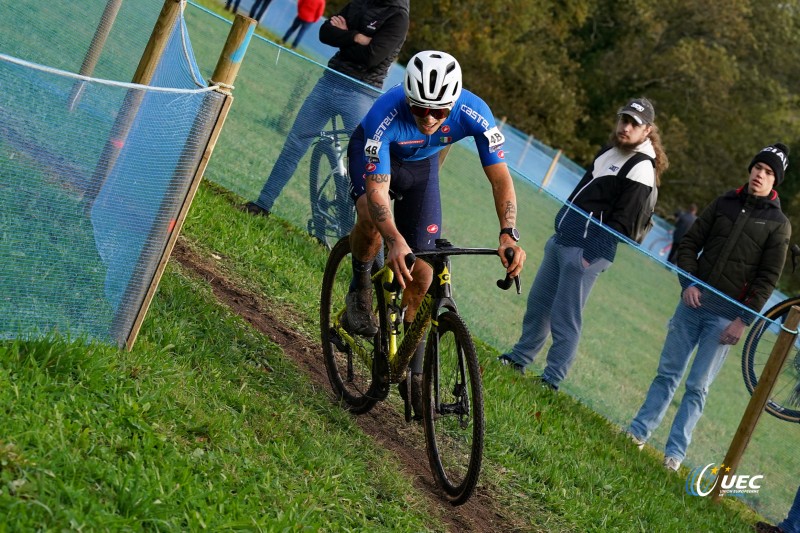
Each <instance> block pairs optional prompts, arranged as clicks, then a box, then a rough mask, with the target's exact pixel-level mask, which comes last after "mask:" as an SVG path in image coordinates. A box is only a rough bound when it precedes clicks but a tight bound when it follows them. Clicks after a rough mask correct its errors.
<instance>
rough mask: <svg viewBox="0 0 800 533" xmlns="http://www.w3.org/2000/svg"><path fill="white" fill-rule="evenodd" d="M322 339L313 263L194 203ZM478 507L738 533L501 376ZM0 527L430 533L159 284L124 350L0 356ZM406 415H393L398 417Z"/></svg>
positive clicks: (218, 204) (541, 394)
mask: <svg viewBox="0 0 800 533" xmlns="http://www.w3.org/2000/svg"><path fill="white" fill-rule="evenodd" d="M185 235H186V237H187V238H188V239H189V241H190V243H191V244H192V246H193V247H195V248H196V249H198V250H200V251H201V252H202V253H204V254H209V255H212V254H213V257H215V258H218V261H219V264H220V266H221V268H222V269H224V270H225V271H227V272H230V273H231V275H232V276H233V277H235V278H236V279H241V280H243V283H244V284H246V285H247V286H248V288H249V289H250V290H251V291H253V292H255V293H256V294H260V295H263V296H264V297H266V298H267V299H268V300H269V301H270V302H273V303H274V305H276V306H282V307H286V306H288V307H289V308H291V309H293V310H294V313H295V316H296V323H294V324H293V327H295V328H296V329H298V330H299V331H301V332H305V334H307V335H308V336H309V337H311V338H314V337H315V336H316V333H315V329H316V315H317V307H316V301H317V293H318V290H319V284H320V282H321V271H322V268H321V267H322V265H323V263H324V261H325V255H326V254H325V250H324V249H322V248H321V247H319V246H318V245H317V244H315V243H314V242H313V241H312V240H311V239H310V238H308V237H306V236H305V235H303V234H302V232H299V231H297V230H294V229H292V228H290V227H287V226H286V225H285V224H284V223H282V222H281V221H280V220H277V219H270V220H264V219H262V218H253V217H251V216H249V215H246V214H244V213H241V212H239V211H238V210H236V209H235V208H234V206H232V205H231V203H230V201H229V199H228V197H227V195H219V194H217V193H214V192H213V191H212V190H210V189H209V188H208V187H202V188H201V190H200V193H199V195H198V197H197V199H196V203H195V205H194V207H193V209H192V212H191V215H190V217H189V220H188V221H187V225H186V228H185ZM479 350H480V354H479V357H480V358H481V361H482V362H483V365H484V368H485V372H484V382H485V387H486V390H487V414H486V416H487V421H488V427H487V449H486V462H485V465H484V469H483V474H482V478H481V482H480V487H481V490H483V491H486V492H488V493H490V494H491V495H492V497H493V498H494V499H496V500H497V501H498V503H499V504H500V505H501V506H502V508H504V509H506V510H507V512H508V513H511V514H512V515H513V516H514V517H516V518H517V519H518V520H521V521H522V522H523V523H525V524H528V530H530V531H747V530H748V524H749V523H751V522H752V521H753V520H754V519H755V517H754V515H752V514H751V513H750V512H749V511H748V510H747V509H746V508H745V507H744V506H742V505H741V504H739V503H738V502H736V501H735V500H725V501H724V502H723V505H719V506H717V505H713V504H712V503H711V502H710V501H709V500H708V499H702V498H693V497H688V496H686V494H685V493H684V487H683V485H684V478H683V477H682V476H679V475H673V474H669V473H667V472H665V471H664V470H663V469H662V468H661V467H660V465H659V457H658V456H656V455H654V454H652V453H648V452H644V453H640V452H639V451H638V450H636V448H635V447H633V446H632V445H630V443H628V442H627V440H626V439H625V438H624V437H623V436H621V435H619V434H618V433H617V430H616V428H615V427H614V426H613V425H611V424H609V423H608V422H607V421H606V420H605V419H604V418H602V417H600V416H598V415H597V414H595V413H594V412H592V411H591V410H590V409H588V408H586V407H585V406H583V405H581V404H580V403H579V402H577V401H576V400H574V399H573V398H571V397H569V396H568V395H565V394H552V393H550V392H549V391H547V390H545V389H541V388H539V387H537V386H536V385H535V384H534V382H533V381H532V380H528V379H524V378H520V377H519V376H517V375H516V374H513V373H512V372H509V371H508V370H507V369H505V368H502V367H498V366H497V365H495V364H494V363H493V359H494V358H495V357H496V355H497V351H495V350H494V349H492V348H490V347H489V346H487V345H486V344H484V343H479ZM0 396H2V405H4V406H5V410H6V413H5V416H3V417H2V418H1V419H0V435H2V436H3V437H2V438H1V439H0V459H2V461H1V462H0V464H2V465H3V467H2V469H0V482H2V487H3V489H2V492H0V514H2V515H4V516H6V524H7V527H9V529H11V530H27V529H33V528H42V529H62V528H71V529H80V528H81V527H88V528H89V529H94V530H96V529H113V530H128V529H130V530H134V529H139V528H141V527H146V528H148V529H149V528H153V529H158V530H185V529H193V530H197V529H202V528H207V529H209V530H226V529H227V530H248V529H251V530H252V529H255V530H264V531H278V530H292V531H294V530H298V531H299V530H309V531H317V530H331V531H344V530H354V531H363V530H396V531H440V530H442V529H443V526H442V525H441V523H439V522H438V521H437V520H436V519H435V518H432V517H431V516H430V515H429V514H428V513H427V512H426V507H425V505H424V503H423V499H422V496H421V495H420V494H419V493H417V492H416V490H415V489H414V488H413V487H412V486H411V484H410V480H409V479H407V478H405V477H404V476H403V475H401V474H400V469H399V467H398V465H397V463H396V462H395V460H394V459H393V458H392V457H391V456H389V455H387V454H386V453H385V452H383V451H381V448H380V446H376V445H375V444H374V443H373V442H371V440H370V439H368V438H366V437H365V436H364V435H363V434H362V433H361V432H360V430H359V429H358V428H357V427H356V426H355V421H354V418H353V417H351V416H349V415H346V414H345V413H343V412H342V411H341V410H340V409H339V408H338V407H337V406H335V405H333V404H331V403H330V402H329V400H328V398H329V397H328V394H327V391H324V390H318V389H314V388H312V387H310V385H309V383H308V380H307V378H305V377H304V375H303V373H302V372H300V371H299V370H298V369H297V368H296V367H295V366H294V365H293V363H292V362H291V361H289V360H287V359H286V358H285V357H283V356H282V354H281V351H280V349H279V348H277V347H276V346H275V345H274V344H272V343H271V342H270V341H269V340H268V339H266V338H265V337H263V336H261V335H260V334H258V333H257V332H255V331H254V330H252V329H251V328H250V327H249V326H247V325H246V324H245V323H244V322H243V321H242V320H241V319H240V318H238V317H236V316H231V315H230V313H229V312H228V311H227V310H226V309H224V308H221V307H220V306H219V304H217V303H216V302H215V300H214V298H213V296H212V295H211V294H210V292H209V289H208V287H207V286H205V285H204V284H203V283H199V282H196V281H193V279H192V278H190V277H187V276H186V275H184V274H183V273H182V271H181V270H180V269H177V268H175V267H174V266H173V267H170V268H169V269H168V273H167V276H166V277H165V278H164V280H163V282H162V285H161V287H160V289H159V292H158V295H157V297H156V299H155V301H154V305H153V307H152V308H151V312H150V314H149V316H148V318H147V320H146V321H145V324H144V326H143V328H142V332H141V335H140V338H139V341H138V342H137V345H136V346H135V347H134V350H133V351H132V352H130V353H126V352H119V351H117V350H114V349H111V348H108V347H104V346H99V345H90V346H85V345H83V344H81V343H73V344H67V343H64V342H62V341H58V340H43V341H38V342H28V343H22V342H8V343H5V344H2V345H0ZM399 416H401V414H400V413H398V417H399Z"/></svg>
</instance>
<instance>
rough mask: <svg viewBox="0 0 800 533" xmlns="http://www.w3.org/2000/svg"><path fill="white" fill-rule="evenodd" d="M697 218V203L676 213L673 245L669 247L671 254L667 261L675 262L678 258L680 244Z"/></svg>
mask: <svg viewBox="0 0 800 533" xmlns="http://www.w3.org/2000/svg"><path fill="white" fill-rule="evenodd" d="M696 219H697V204H691V205H689V209H688V210H686V211H678V212H677V213H676V214H675V229H674V230H673V231H672V247H671V248H670V249H669V256H668V257H667V261H669V262H670V263H672V264H673V265H674V264H675V261H677V260H678V246H679V245H680V244H681V239H683V236H684V235H686V232H687V231H689V228H691V227H692V224H694V221H695V220H696Z"/></svg>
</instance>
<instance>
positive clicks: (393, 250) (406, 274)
mask: <svg viewBox="0 0 800 533" xmlns="http://www.w3.org/2000/svg"><path fill="white" fill-rule="evenodd" d="M409 254H410V255H411V257H412V258H413V257H414V254H413V253H412V251H411V248H409V247H408V244H407V243H406V241H405V239H403V238H402V237H401V238H400V239H398V240H396V241H395V242H394V244H391V245H390V246H389V254H388V255H387V256H386V262H387V263H388V264H389V268H391V269H392V272H394V277H395V279H396V280H397V282H398V283H399V284H400V286H401V287H402V288H404V289H405V288H406V283H408V282H410V281H412V280H413V279H414V278H413V277H411V266H412V265H413V264H414V263H413V261H412V262H411V263H410V264H409V263H407V259H406V257H407V256H408V255H409Z"/></svg>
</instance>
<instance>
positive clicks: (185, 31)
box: [178, 0, 206, 87]
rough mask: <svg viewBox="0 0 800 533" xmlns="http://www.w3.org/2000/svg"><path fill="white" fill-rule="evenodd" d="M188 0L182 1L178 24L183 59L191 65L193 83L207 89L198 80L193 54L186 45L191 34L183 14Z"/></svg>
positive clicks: (190, 72) (201, 81) (190, 71)
mask: <svg viewBox="0 0 800 533" xmlns="http://www.w3.org/2000/svg"><path fill="white" fill-rule="evenodd" d="M186 5H187V4H186V0H181V14H180V21H179V23H178V31H180V32H181V47H182V51H183V58H184V60H186V64H187V65H189V74H191V76H192V81H193V82H194V84H195V85H196V86H198V87H205V86H206V84H205V83H204V82H203V80H201V79H198V78H197V73H196V72H195V69H194V66H195V63H194V59H193V54H190V53H189V45H188V44H187V43H186V36H187V34H188V33H189V30H188V29H187V28H186V18H184V16H183V12H184V10H185V9H186Z"/></svg>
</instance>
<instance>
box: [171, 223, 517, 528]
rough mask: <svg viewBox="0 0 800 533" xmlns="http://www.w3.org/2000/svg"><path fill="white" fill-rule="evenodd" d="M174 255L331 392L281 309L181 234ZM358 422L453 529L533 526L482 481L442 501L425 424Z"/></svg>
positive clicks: (312, 350) (383, 418) (376, 413)
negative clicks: (467, 495)
mask: <svg viewBox="0 0 800 533" xmlns="http://www.w3.org/2000/svg"><path fill="white" fill-rule="evenodd" d="M172 259H173V260H175V261H177V262H178V263H180V264H181V265H182V266H183V267H184V268H185V269H186V270H187V271H189V272H190V273H192V275H196V276H198V277H200V278H202V279H203V280H205V281H206V282H207V283H208V284H209V285H210V286H211V287H212V289H213V292H214V295H215V296H216V297H217V299H218V300H219V301H220V302H221V303H223V304H225V305H226V306H228V307H229V308H230V309H231V310H232V311H233V312H234V313H236V314H238V315H239V316H241V317H242V318H244V319H245V320H247V322H249V323H250V324H251V325H252V326H253V327H255V328H256V329H257V330H259V331H260V332H261V333H263V334H264V335H266V336H267V337H269V338H270V339H272V341H273V342H275V343H276V344H278V345H280V346H281V348H282V349H283V352H284V353H285V354H286V356H287V357H290V358H291V359H293V360H294V361H295V362H296V364H297V366H298V367H299V368H300V369H301V370H303V371H304V372H306V373H307V374H308V375H309V377H310V378H311V379H312V381H314V382H315V383H316V384H317V385H318V386H319V387H320V389H321V390H330V385H329V384H328V378H327V375H326V374H325V367H324V365H323V363H322V358H321V353H322V349H321V347H320V345H319V343H318V342H316V341H313V340H311V339H309V338H307V337H304V336H302V335H301V334H299V333H297V332H296V331H294V330H292V329H290V328H289V327H287V326H286V325H284V321H283V320H282V319H281V316H280V313H281V312H282V311H281V310H280V309H275V308H273V307H271V306H269V305H268V303H267V302H266V301H264V300H263V299H261V298H259V297H257V296H256V295H254V294H252V293H250V292H248V291H246V290H244V289H242V288H241V287H238V286H236V284H235V283H233V282H232V281H231V280H229V279H228V278H227V277H226V276H225V275H224V274H223V272H222V271H221V269H220V268H219V267H218V266H217V263H216V261H215V260H214V259H212V258H207V257H203V256H201V255H199V254H197V253H195V252H193V251H192V250H191V249H190V248H189V247H188V246H187V245H186V243H185V241H184V240H183V238H181V239H179V240H178V243H177V245H176V247H175V249H174V251H173V253H172ZM283 312H285V311H283ZM289 322H291V321H289ZM331 398H333V396H332V395H331ZM356 420H357V422H358V424H359V426H360V427H361V429H362V430H363V431H364V432H365V433H366V434H368V435H370V436H372V438H373V439H374V440H375V442H376V443H377V444H378V445H379V446H382V447H384V448H386V449H387V450H390V451H391V452H392V453H393V454H394V455H395V456H396V457H397V460H398V462H399V463H400V464H401V465H403V469H404V470H405V474H406V475H407V476H408V477H409V478H410V479H412V480H413V483H414V486H415V487H416V488H417V490H419V491H420V493H421V494H423V495H425V496H426V497H427V500H428V508H429V512H430V514H432V515H435V516H437V517H439V518H440V519H441V521H442V522H443V523H444V524H446V526H447V527H448V530H449V531H452V532H454V533H455V532H458V533H461V532H480V533H492V532H497V533H499V532H504V533H507V532H514V531H527V530H529V527H528V526H526V525H525V524H523V523H520V522H518V521H517V520H515V519H514V517H512V516H510V515H508V514H507V513H505V512H504V511H503V509H501V508H500V506H499V505H497V504H496V502H495V501H494V500H493V499H492V498H491V495H490V494H489V493H488V491H487V490H486V489H485V488H484V487H482V486H481V485H480V484H479V485H478V488H477V489H476V492H475V494H474V495H473V496H472V498H471V499H470V500H469V501H468V502H467V503H466V504H464V505H461V506H458V507H453V506H452V505H451V504H450V503H449V502H448V501H447V500H446V499H444V498H443V497H442V496H441V495H440V492H439V490H438V489H437V487H436V485H435V482H434V480H433V476H432V475H431V472H430V469H429V467H428V459H427V456H426V455H425V445H424V442H423V434H422V429H421V427H419V426H418V425H417V426H416V427H412V428H409V426H408V425H407V424H406V422H405V420H404V419H403V417H402V415H401V414H400V413H399V412H397V411H395V410H394V409H393V408H391V407H389V406H386V405H383V404H378V405H377V406H376V407H375V408H373V409H372V410H371V411H370V412H369V413H367V414H364V415H360V416H358V417H357V418H356Z"/></svg>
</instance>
